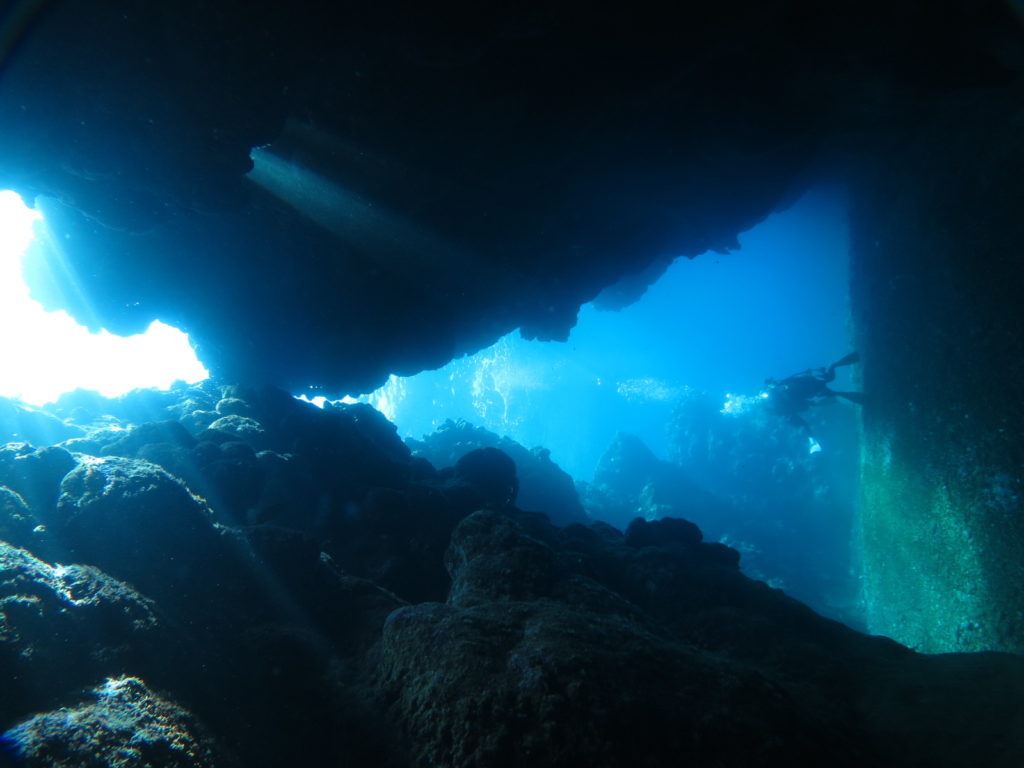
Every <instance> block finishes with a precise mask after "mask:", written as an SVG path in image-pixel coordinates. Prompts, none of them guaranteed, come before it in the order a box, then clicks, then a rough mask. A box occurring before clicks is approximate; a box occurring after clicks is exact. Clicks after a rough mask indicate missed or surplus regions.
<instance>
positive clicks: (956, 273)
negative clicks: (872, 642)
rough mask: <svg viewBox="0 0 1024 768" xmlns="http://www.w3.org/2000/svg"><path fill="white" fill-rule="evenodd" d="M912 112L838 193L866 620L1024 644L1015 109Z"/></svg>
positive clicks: (924, 636) (1020, 127)
mask: <svg viewBox="0 0 1024 768" xmlns="http://www.w3.org/2000/svg"><path fill="white" fill-rule="evenodd" d="M1018 104H1019V102H1018ZM919 117H920V121H919V122H918V123H917V125H916V127H915V128H914V129H913V130H912V131H910V132H909V133H908V136H907V139H906V141H903V142H900V143H898V144H893V145H891V146H890V147H889V148H888V150H887V151H886V152H885V153H883V154H882V155H880V156H877V157H876V159H875V160H876V161H874V162H872V163H868V164H864V165H862V166H861V168H860V170H859V172H858V174H857V181H856V182H855V184H854V187H855V188H854V194H853V195H852V198H853V201H854V202H853V211H852V219H853V221H852V224H853V227H852V229H853V233H854V235H853V237H854V241H853V251H854V252H853V283H852V293H853V295H852V306H853V312H854V322H855V325H856V331H857V335H858V344H859V346H860V350H861V353H862V357H863V361H864V362H863V368H862V375H863V386H864V390H865V392H866V394H867V398H868V400H867V403H866V404H865V407H864V409H863V417H864V440H863V456H862V488H863V521H864V522H863V524H864V557H865V593H866V598H867V612H868V626H869V630H870V631H872V632H874V633H879V634H885V635H889V636H891V637H893V638H895V639H897V640H899V641H900V642H902V643H905V644H907V645H909V646H911V647H913V648H916V649H918V650H922V651H926V652H946V651H980V650H1005V651H1016V652H1024V503H1022V499H1024V440H1022V436H1024V320H1022V318H1024V259H1022V257H1024V209H1022V208H1024V206H1022V203H1024V174H1022V173H1021V171H1022V169H1024V163H1022V161H1024V142H1022V138H1024V136H1022V132H1024V111H1022V110H1020V109H1019V108H1016V107H1014V106H1013V100H1012V99H1010V98H1004V97H1003V96H1001V95H999V94H986V95H984V96H978V95H974V96H972V97H970V98H967V97H963V98H961V99H953V100H950V101H949V102H947V103H946V104H945V105H943V106H941V107H939V108H937V109H932V110H931V111H930V112H929V113H928V114H923V115H920V116H919Z"/></svg>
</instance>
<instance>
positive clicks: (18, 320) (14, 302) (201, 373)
mask: <svg viewBox="0 0 1024 768" xmlns="http://www.w3.org/2000/svg"><path fill="white" fill-rule="evenodd" d="M42 223H43V222H42V215H41V214H40V213H39V212H38V211H34V210H32V209H30V208H28V207H27V206H26V205H25V204H24V202H23V201H22V200H21V198H20V197H18V195H16V194H15V193H13V192H0V315H2V319H0V322H2V324H3V327H4V329H5V333H4V334H3V336H2V338H0V357H2V359H3V361H4V364H3V367H2V369H0V396H2V397H11V398H18V399H20V400H22V401H24V402H26V403H29V404H32V405H44V404H46V403H48V402H54V401H56V400H57V398H58V397H59V396H60V395H61V393H63V392H69V391H72V390H74V389H77V388H82V389H89V390H95V391H97V392H99V393H100V394H101V395H104V396H106V397H116V396H118V395H122V394H124V393H127V392H129V391H131V390H133V389H137V388H143V387H157V388H162V389H166V388H167V387H169V386H170V385H171V384H172V383H173V382H174V381H179V380H180V381H185V382H189V383H191V382H196V381H200V380H202V379H205V378H206V377H207V376H208V375H209V374H208V372H207V371H206V369H205V368H204V367H203V365H202V364H201V363H200V362H199V361H198V360H197V358H196V353H195V351H194V350H193V349H192V347H191V345H190V344H189V340H188V337H187V335H186V334H185V333H183V332H182V331H180V330H178V329H177V328H174V327H173V326H171V325H168V324H166V323H163V322H160V321H154V322H152V323H151V324H150V325H149V327H148V328H147V329H146V331H145V332H144V333H141V334H135V335H132V336H116V335H114V334H111V333H109V332H107V331H100V332H99V333H92V332H90V331H89V329H87V328H85V327H84V326H82V325H80V324H79V323H77V322H76V321H75V320H74V319H72V318H71V316H70V315H68V313H67V312H65V311H47V309H45V308H44V306H43V305H42V304H40V303H39V301H37V300H36V297H35V296H34V295H33V294H32V293H31V292H30V290H29V287H28V285H27V284H26V281H25V280H24V277H23V274H22V267H23V265H22V262H23V258H24V256H25V253H26V250H27V249H28V248H29V245H30V243H32V241H33V240H35V239H36V238H37V237H43V238H45V237H47V233H46V232H45V227H44V226H37V225H42ZM48 253H49V256H48V260H47V263H48V265H49V267H50V268H51V269H61V268H68V265H66V264H63V263H62V262H61V260H60V255H59V254H60V249H59V248H55V247H50V248H48ZM87 298H88V297H86V299H87Z"/></svg>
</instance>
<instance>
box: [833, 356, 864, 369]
mask: <svg viewBox="0 0 1024 768" xmlns="http://www.w3.org/2000/svg"><path fill="white" fill-rule="evenodd" d="M859 362H860V353H859V352H851V353H850V354H848V355H847V356H846V357H844V358H843V359H842V360H840V361H838V362H836V363H832V365H831V367H832V368H839V367H840V366H843V365H853V364H854V363H859Z"/></svg>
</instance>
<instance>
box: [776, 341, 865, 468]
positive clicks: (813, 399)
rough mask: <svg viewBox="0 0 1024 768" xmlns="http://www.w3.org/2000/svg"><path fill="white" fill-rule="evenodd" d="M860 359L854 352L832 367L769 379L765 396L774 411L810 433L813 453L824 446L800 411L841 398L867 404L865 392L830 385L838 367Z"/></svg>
mask: <svg viewBox="0 0 1024 768" xmlns="http://www.w3.org/2000/svg"><path fill="white" fill-rule="evenodd" d="M858 362H860V355H859V354H857V353H856V352H851V353H850V354H848V355H847V356H846V357H844V358H843V359H842V360H837V361H836V362H834V363H832V365H830V366H829V367H828V368H808V369H807V370H806V371H804V372H803V373H795V374H793V375H792V376H790V377H788V378H785V379H783V380H782V381H778V380H776V379H773V378H769V379H766V380H765V382H764V389H763V390H761V397H762V398H763V399H764V403H765V405H766V406H767V407H768V408H769V409H770V410H772V411H774V412H775V413H777V414H779V415H780V416H782V417H784V418H786V419H787V420H788V421H789V422H790V423H791V424H793V425H794V426H796V427H799V428H800V429H802V430H804V431H805V432H806V433H807V436H808V437H809V438H810V439H811V452H812V453H813V452H815V451H816V450H821V447H820V446H819V445H818V441H817V440H815V439H814V436H813V435H812V434H811V427H810V425H809V424H808V423H807V422H806V421H804V419H803V418H802V417H801V416H800V414H801V413H802V412H803V411H806V410H808V409H809V408H811V407H812V406H815V405H822V404H824V403H827V402H831V401H832V400H834V399H835V398H837V397H842V398H845V399H846V400H849V401H851V402H854V403H863V402H864V395H863V394H862V393H861V392H838V391H836V390H834V389H829V388H828V386H827V385H828V384H829V383H830V382H831V381H833V380H834V379H835V377H836V368H839V367H840V366H843V365H853V364H854V363H858Z"/></svg>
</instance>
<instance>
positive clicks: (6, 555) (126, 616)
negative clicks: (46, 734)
mask: <svg viewBox="0 0 1024 768" xmlns="http://www.w3.org/2000/svg"><path fill="white" fill-rule="evenodd" d="M169 638H170V635H169V634H168V632H167V630H166V628H165V627H164V626H163V625H162V623H161V622H160V620H159V617H158V613H157V609H156V606H155V605H154V604H153V602H152V601H151V600H149V599H148V598H146V597H143V596H142V595H140V594H139V593H138V592H136V591H135V590H133V589H132V588H131V587H130V586H128V585H127V584H124V583H122V582H119V581H117V580H115V579H113V578H111V577H110V576H108V575H106V574H105V573H103V572H102V571H99V570H98V569H96V568H93V567H90V566H82V565H66V566H65V565H57V566H53V565H50V564H48V563H45V562H43V561H42V560H39V559H37V558H36V557H33V556H32V555H31V554H30V553H28V552H26V551H25V550H22V549H16V548H15V547H12V546H10V545H8V544H6V543H5V542H2V541H0V675H2V676H3V678H4V680H6V681H7V682H6V684H5V686H4V695H3V696H0V721H3V722H7V721H8V720H9V719H10V718H11V717H13V716H16V715H19V714H22V713H24V712H26V711H31V710H33V709H38V708H45V707H49V706H52V704H53V703H54V697H56V696H59V695H62V694H64V693H65V692H67V691H69V690H73V689H75V688H76V687H79V686H82V685H85V684H86V683H87V682H89V681H90V680H94V679H96V678H97V677H102V676H103V675H106V674H115V673H116V672H118V671H119V670H122V669H124V668H125V667H126V666H129V665H132V664H134V665H147V664H148V665H150V667H151V668H152V666H153V661H154V660H158V661H159V663H160V664H162V665H164V668H165V669H166V668H167V667H169V666H173V664H174V663H175V656H174V652H173V650H174V648H175V644H173V643H171V642H169Z"/></svg>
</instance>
